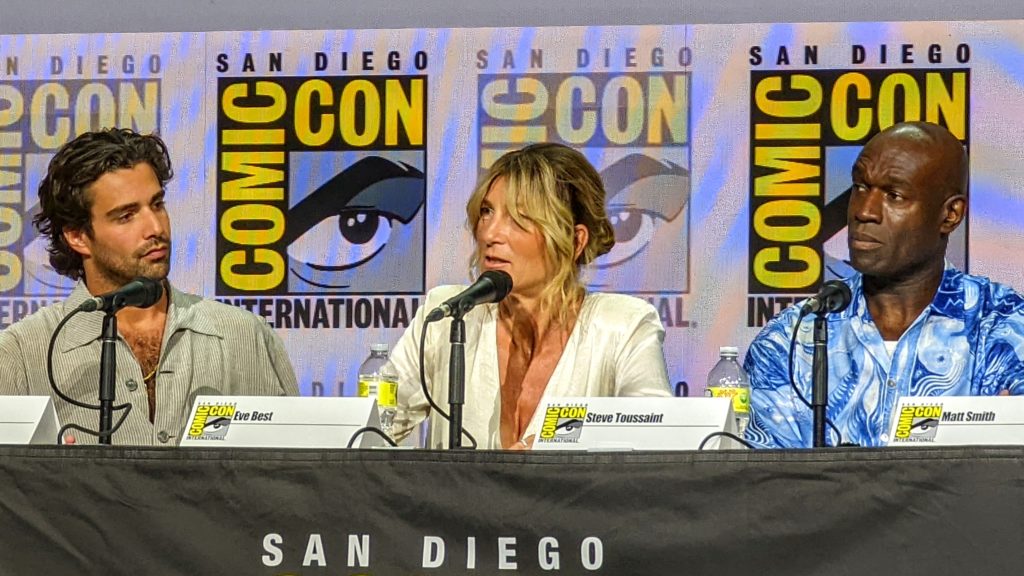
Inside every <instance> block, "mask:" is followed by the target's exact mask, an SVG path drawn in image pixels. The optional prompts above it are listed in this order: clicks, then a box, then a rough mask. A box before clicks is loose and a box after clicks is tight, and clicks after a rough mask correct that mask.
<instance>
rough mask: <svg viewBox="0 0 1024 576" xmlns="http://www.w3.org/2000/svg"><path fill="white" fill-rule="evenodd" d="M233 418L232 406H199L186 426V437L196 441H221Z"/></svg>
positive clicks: (226, 433) (233, 409)
mask: <svg viewBox="0 0 1024 576" xmlns="http://www.w3.org/2000/svg"><path fill="white" fill-rule="evenodd" d="M234 418H235V405H234V404H200V405H198V406H196V413H195V416H193V417H192V422H191V423H189V425H188V436H189V438H194V439H197V440H223V439H224V438H225V437H227V435H228V428H229V427H230V426H231V421H232V420H233V419H234Z"/></svg>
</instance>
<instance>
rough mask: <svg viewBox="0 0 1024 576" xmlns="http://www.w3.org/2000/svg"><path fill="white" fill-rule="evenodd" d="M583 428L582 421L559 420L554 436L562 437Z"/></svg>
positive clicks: (574, 419) (576, 419)
mask: <svg viewBox="0 0 1024 576" xmlns="http://www.w3.org/2000/svg"><path fill="white" fill-rule="evenodd" d="M582 427H583V420H580V419H579V418H569V419H567V420H559V421H558V426H555V434H557V435H559V436H564V435H567V434H572V433H573V432H576V431H577V430H579V429H580V428H582Z"/></svg>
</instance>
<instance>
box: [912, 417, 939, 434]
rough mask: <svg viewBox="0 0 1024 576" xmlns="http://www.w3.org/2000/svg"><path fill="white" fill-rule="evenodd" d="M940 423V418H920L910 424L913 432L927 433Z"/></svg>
mask: <svg viewBox="0 0 1024 576" xmlns="http://www.w3.org/2000/svg"><path fill="white" fill-rule="evenodd" d="M938 425H939V419H938V418H920V419H915V420H914V423H913V424H911V425H910V433H911V434H927V433H928V431H929V430H931V429H932V428H935V427H936V426H938Z"/></svg>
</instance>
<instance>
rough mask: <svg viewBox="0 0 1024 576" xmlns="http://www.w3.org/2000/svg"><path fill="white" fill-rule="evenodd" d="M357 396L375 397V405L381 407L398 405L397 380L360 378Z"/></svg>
mask: <svg viewBox="0 0 1024 576" xmlns="http://www.w3.org/2000/svg"><path fill="white" fill-rule="evenodd" d="M359 396H360V397H361V398H366V397H367V396H376V397H377V406H379V407H381V408H395V407H396V406H398V382H393V381H391V380H360V381H359Z"/></svg>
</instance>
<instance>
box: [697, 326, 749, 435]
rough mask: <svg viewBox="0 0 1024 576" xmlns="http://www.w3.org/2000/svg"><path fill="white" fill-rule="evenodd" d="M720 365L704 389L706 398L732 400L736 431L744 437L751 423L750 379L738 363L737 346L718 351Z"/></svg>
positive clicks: (709, 377) (722, 348)
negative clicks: (748, 424)
mask: <svg viewBox="0 0 1024 576" xmlns="http://www.w3.org/2000/svg"><path fill="white" fill-rule="evenodd" d="M718 353H719V360H718V364H715V367H714V368H712V369H711V372H709V373H708V385H707V388H705V389H704V395H705V396H713V397H715V398H723V397H724V398H732V411H733V414H735V415H736V430H738V431H739V435H740V436H741V437H742V436H743V431H744V430H746V429H747V422H749V421H750V379H749V378H747V373H746V372H744V371H743V367H742V366H740V363H739V362H737V361H736V357H737V356H739V349H738V348H736V347H735V346H722V347H721V348H719V349H718Z"/></svg>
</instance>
